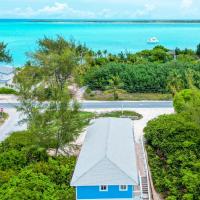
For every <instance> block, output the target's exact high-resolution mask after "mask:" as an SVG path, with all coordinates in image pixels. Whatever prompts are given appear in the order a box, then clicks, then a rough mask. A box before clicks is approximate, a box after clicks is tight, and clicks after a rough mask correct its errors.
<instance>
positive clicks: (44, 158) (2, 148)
mask: <svg viewBox="0 0 200 200" xmlns="http://www.w3.org/2000/svg"><path fill="white" fill-rule="evenodd" d="M91 114H92V113H86V112H85V113H83V117H84V116H87V117H88V118H89V117H91ZM75 163H76V158H75V157H65V156H59V157H53V158H51V157H49V156H48V155H47V153H46V149H44V148H41V147H40V146H38V145H37V138H35V137H34V135H32V134H31V133H30V132H28V131H22V132H16V133H14V134H12V135H11V136H10V137H8V138H7V139H6V140H5V141H4V142H2V143H0V199H2V200H18V199H19V200H26V199H34V200H35V199H38V200H40V199H48V200H51V199H52V200H56V199H57V200H63V199H68V200H74V199H75V190H74V188H72V187H70V181H71V178H72V173H73V171H74V167H75Z"/></svg>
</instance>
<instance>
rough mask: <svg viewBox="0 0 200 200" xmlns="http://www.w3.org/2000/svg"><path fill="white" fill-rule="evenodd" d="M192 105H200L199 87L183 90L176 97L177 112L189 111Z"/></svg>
mask: <svg viewBox="0 0 200 200" xmlns="http://www.w3.org/2000/svg"><path fill="white" fill-rule="evenodd" d="M192 107H200V91H199V90H197V89H187V90H182V91H181V92H179V93H177V94H176V95H175V97H174V108H175V110H176V112H178V113H181V112H184V111H188V109H190V108H192Z"/></svg>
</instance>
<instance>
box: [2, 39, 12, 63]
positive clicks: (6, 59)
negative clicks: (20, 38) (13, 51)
mask: <svg viewBox="0 0 200 200" xmlns="http://www.w3.org/2000/svg"><path fill="white" fill-rule="evenodd" d="M6 48H7V44H5V43H3V42H0V62H6V63H10V62H11V61H12V56H11V55H10V52H9V51H8V50H6Z"/></svg>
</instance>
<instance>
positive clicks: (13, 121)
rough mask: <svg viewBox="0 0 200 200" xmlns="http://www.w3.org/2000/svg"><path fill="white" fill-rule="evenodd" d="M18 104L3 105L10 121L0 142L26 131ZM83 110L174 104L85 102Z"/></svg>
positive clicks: (0, 132) (168, 105)
mask: <svg viewBox="0 0 200 200" xmlns="http://www.w3.org/2000/svg"><path fill="white" fill-rule="evenodd" d="M17 105H19V104H18V103H5V102H4V103H1V102H0V108H4V110H5V112H8V114H9V119H8V120H7V121H6V122H5V123H4V124H3V125H2V126H1V127H0V141H2V140H4V139H5V138H6V137H7V136H8V135H9V134H10V133H11V132H13V131H19V130H24V129H25V128H26V126H25V125H19V124H18V121H19V120H20V114H19V113H18V112H16V106H17ZM81 107H82V109H88V110H89V109H92V110H95V109H97V110H98V109H121V108H123V109H131V108H132V109H136V110H137V109H139V110H140V109H156V108H160V109H162V108H163V109H166V108H172V107H173V106H172V102H170V101H140V102H128V101H124V102H89V101H84V102H82V103H81Z"/></svg>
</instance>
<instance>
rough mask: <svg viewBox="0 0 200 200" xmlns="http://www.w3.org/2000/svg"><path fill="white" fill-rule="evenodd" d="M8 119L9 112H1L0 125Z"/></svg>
mask: <svg viewBox="0 0 200 200" xmlns="http://www.w3.org/2000/svg"><path fill="white" fill-rule="evenodd" d="M6 119H8V113H5V112H3V113H2V114H1V113H0V125H2V124H3V123H4V122H5V120H6Z"/></svg>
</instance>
